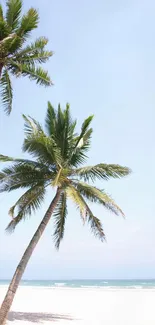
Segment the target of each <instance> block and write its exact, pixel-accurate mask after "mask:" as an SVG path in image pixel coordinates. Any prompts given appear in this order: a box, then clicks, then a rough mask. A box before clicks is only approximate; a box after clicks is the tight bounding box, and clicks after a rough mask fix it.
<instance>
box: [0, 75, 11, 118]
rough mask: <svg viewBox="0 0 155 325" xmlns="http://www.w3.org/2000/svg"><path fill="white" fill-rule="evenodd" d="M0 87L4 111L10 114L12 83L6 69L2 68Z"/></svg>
mask: <svg viewBox="0 0 155 325" xmlns="http://www.w3.org/2000/svg"><path fill="white" fill-rule="evenodd" d="M0 88H1V98H2V103H3V105H4V109H5V112H6V113H7V114H10V113H11V109H12V85H11V80H10V76H9V74H8V72H7V70H6V69H5V70H3V73H2V77H1V79H0Z"/></svg>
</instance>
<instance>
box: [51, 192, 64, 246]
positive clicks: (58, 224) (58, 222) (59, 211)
mask: <svg viewBox="0 0 155 325" xmlns="http://www.w3.org/2000/svg"><path fill="white" fill-rule="evenodd" d="M66 217H67V199H66V193H64V192H62V193H61V196H60V199H59V202H58V203H57V206H56V208H55V211H54V229H55V230H54V234H53V236H54V242H55V246H56V248H57V249H59V246H60V242H61V240H62V239H63V237H64V231H65V220H66Z"/></svg>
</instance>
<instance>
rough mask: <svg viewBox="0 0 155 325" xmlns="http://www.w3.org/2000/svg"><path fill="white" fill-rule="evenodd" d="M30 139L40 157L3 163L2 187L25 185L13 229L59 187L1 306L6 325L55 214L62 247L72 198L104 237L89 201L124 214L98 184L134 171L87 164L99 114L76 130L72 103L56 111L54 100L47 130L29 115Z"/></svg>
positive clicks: (28, 148)
mask: <svg viewBox="0 0 155 325" xmlns="http://www.w3.org/2000/svg"><path fill="white" fill-rule="evenodd" d="M23 118H24V121H25V139H24V143H23V148H22V149H23V151H24V152H27V153H29V154H30V155H32V157H33V158H34V160H28V159H14V158H11V157H8V156H3V155H1V156H0V161H2V162H11V165H10V166H7V167H6V168H4V169H3V170H2V172H1V173H0V191H1V192H10V191H13V190H17V189H24V194H23V195H22V196H21V197H20V198H19V199H18V200H17V202H16V203H15V204H14V205H13V206H12V207H11V209H10V211H9V214H10V215H11V218H12V219H11V222H10V223H9V225H8V227H7V231H11V232H12V231H13V230H14V229H15V227H16V226H17V225H18V223H19V222H21V221H22V220H25V219H26V217H27V216H28V215H31V214H33V212H35V211H36V210H38V208H39V207H40V206H41V204H42V203H43V202H44V199H45V195H46V190H47V188H49V189H54V190H55V196H54V198H53V200H52V201H51V203H50V205H49V207H48V209H47V211H46V213H45V216H44V217H43V219H42V221H41V223H40V225H39V227H38V229H37V230H36V232H35V234H34V236H33V237H32V239H31V241H30V243H29V245H28V247H27V249H26V251H25V253H24V255H23V257H22V259H21V261H20V263H19V264H18V266H17V269H16V271H15V274H14V276H13V279H12V281H11V283H10V286H9V289H8V292H7V294H6V297H5V299H4V301H3V303H2V306H1V310H0V324H1V325H3V324H4V322H5V320H6V317H7V313H8V311H9V309H10V306H11V304H12V301H13V298H14V296H15V293H16V290H17V288H18V285H19V282H20V280H21V278H22V275H23V273H24V271H25V268H26V265H27V263H28V261H29V259H30V257H31V255H32V253H33V251H34V249H35V247H36V245H37V243H38V241H39V239H40V238H41V236H42V234H43V232H44V230H45V228H46V226H47V224H48V222H49V221H50V219H51V216H52V215H53V219H54V232H53V236H54V242H55V245H56V248H57V249H58V248H59V245H60V242H61V240H62V238H63V236H64V230H65V221H66V216H67V200H68V199H71V200H72V201H73V202H74V203H75V206H76V207H77V208H78V210H79V213H80V216H81V218H82V220H83V222H84V223H89V224H90V228H91V230H92V232H93V233H94V235H95V236H97V237H98V238H99V239H101V240H102V241H103V240H104V239H105V234H104V231H103V228H102V224H101V221H100V220H99V219H98V218H97V217H96V216H95V215H94V214H93V212H92V210H91V208H90V206H89V202H95V203H98V204H100V205H101V206H103V207H104V208H106V209H108V210H109V211H111V212H113V213H115V214H117V215H118V214H123V212H122V210H121V209H120V208H119V207H118V205H117V204H116V203H115V202H114V200H113V199H112V198H111V197H110V196H109V195H108V194H107V193H106V192H105V191H104V190H101V189H99V188H97V187H94V186H93V185H92V184H93V183H94V182H95V180H96V179H99V180H103V181H107V180H108V179H110V178H120V177H123V176H125V175H128V174H129V172H130V170H129V169H128V168H127V167H122V166H119V165H114V164H110V165H109V164H105V163H100V164H97V165H95V166H81V165H83V164H84V162H85V160H86V158H87V155H86V154H87V151H88V149H89V148H90V140H91V136H92V131H93V130H92V128H90V123H91V121H92V118H93V116H90V117H88V118H87V119H86V120H85V121H84V122H83V124H82V127H81V132H80V134H77V133H76V132H75V127H76V121H74V120H72V119H71V115H70V109H69V105H68V104H67V105H66V108H65V109H64V110H62V109H61V107H60V105H59V106H58V110H55V109H54V108H53V107H52V105H51V104H50V103H48V109H47V115H46V119H45V130H46V132H45V131H44V130H43V128H42V126H41V125H40V124H39V123H38V122H37V121H36V120H34V119H33V118H30V117H26V116H23Z"/></svg>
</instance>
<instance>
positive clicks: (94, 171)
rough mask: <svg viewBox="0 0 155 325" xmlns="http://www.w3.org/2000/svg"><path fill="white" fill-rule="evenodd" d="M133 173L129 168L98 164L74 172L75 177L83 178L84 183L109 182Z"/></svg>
mask: <svg viewBox="0 0 155 325" xmlns="http://www.w3.org/2000/svg"><path fill="white" fill-rule="evenodd" d="M130 173H131V170H130V169H129V168H128V167H123V166H120V165H115V164H102V163H101V164H97V165H94V166H86V167H82V168H77V169H74V170H73V175H77V176H79V177H80V178H83V179H84V181H88V182H89V181H93V182H94V181H95V180H96V178H98V179H104V180H109V179H110V178H121V177H124V176H127V175H129V174H130Z"/></svg>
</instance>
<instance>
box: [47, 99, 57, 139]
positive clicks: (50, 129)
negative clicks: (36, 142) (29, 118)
mask: <svg viewBox="0 0 155 325" xmlns="http://www.w3.org/2000/svg"><path fill="white" fill-rule="evenodd" d="M45 127H46V131H47V134H48V135H49V136H53V135H54V134H55V128H56V111H55V109H54V107H53V106H52V105H51V103H50V102H48V107H47V113H46V118H45Z"/></svg>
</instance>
